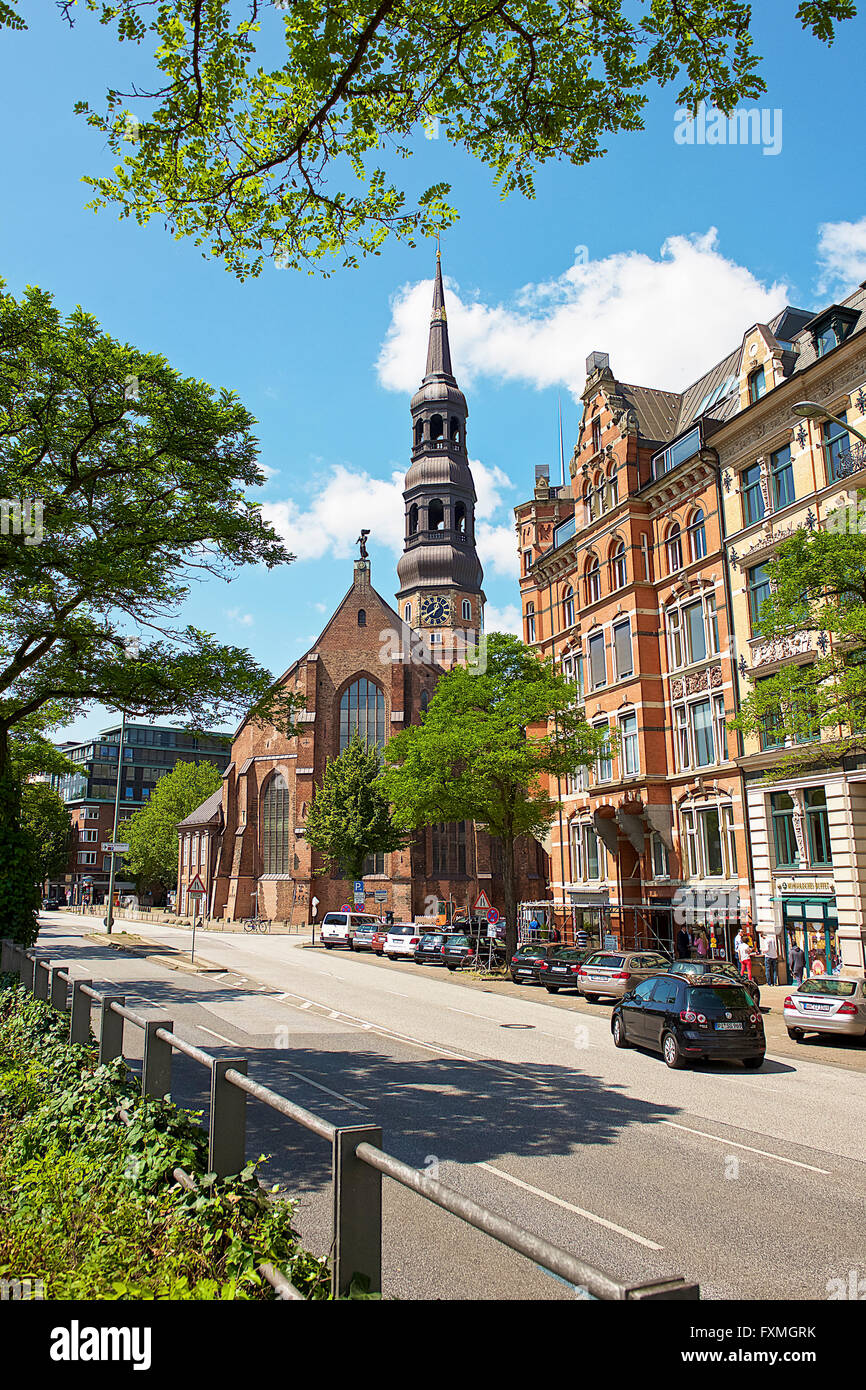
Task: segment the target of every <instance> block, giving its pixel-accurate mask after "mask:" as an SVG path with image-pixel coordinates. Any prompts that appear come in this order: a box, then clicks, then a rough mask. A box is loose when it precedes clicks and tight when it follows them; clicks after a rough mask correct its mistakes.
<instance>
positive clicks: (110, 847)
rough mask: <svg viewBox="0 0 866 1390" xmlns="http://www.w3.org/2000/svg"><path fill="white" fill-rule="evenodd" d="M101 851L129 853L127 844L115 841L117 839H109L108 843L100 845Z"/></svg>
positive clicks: (104, 852) (106, 852)
mask: <svg viewBox="0 0 866 1390" xmlns="http://www.w3.org/2000/svg"><path fill="white" fill-rule="evenodd" d="M102 853H103V854H128V853H129V845H122V844H120V843H119V842H117V841H115V842H114V843H112V842H111V841H109V842H108V844H105V845H103V846H102Z"/></svg>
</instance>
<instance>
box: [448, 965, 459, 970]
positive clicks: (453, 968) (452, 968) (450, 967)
mask: <svg viewBox="0 0 866 1390" xmlns="http://www.w3.org/2000/svg"><path fill="white" fill-rule="evenodd" d="M448 969H449V970H451V971H454V970H456V969H457V966H456V965H449V966H448Z"/></svg>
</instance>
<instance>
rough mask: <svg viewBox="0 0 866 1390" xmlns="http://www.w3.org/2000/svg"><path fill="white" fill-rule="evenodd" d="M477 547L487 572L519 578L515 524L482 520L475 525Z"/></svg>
mask: <svg viewBox="0 0 866 1390" xmlns="http://www.w3.org/2000/svg"><path fill="white" fill-rule="evenodd" d="M475 548H476V550H477V551H478V558H479V560H480V561H481V564H482V565H483V567H484V570H485V572H486V573H487V574H490V573H491V572H492V573H493V574H504V575H506V576H507V577H508V578H509V579H516V578H517V576H518V573H519V569H518V563H517V560H518V557H517V537H516V535H515V532H514V527H513V526H491V525H490V523H489V522H487V521H480V522H479V523H478V525H477V526H476V527H475Z"/></svg>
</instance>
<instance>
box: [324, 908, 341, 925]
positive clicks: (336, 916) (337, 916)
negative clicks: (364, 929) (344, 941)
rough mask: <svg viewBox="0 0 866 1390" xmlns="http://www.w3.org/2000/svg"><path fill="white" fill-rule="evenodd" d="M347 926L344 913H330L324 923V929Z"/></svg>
mask: <svg viewBox="0 0 866 1390" xmlns="http://www.w3.org/2000/svg"><path fill="white" fill-rule="evenodd" d="M345 925H346V914H345V913H344V912H329V913H327V914H326V916H325V920H324V922H323V923H322V926H323V927H344V926H345Z"/></svg>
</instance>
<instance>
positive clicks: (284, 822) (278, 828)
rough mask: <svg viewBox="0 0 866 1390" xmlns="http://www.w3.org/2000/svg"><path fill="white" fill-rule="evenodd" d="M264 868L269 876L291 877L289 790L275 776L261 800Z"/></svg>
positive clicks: (280, 777)
mask: <svg viewBox="0 0 866 1390" xmlns="http://www.w3.org/2000/svg"><path fill="white" fill-rule="evenodd" d="M261 827H262V864H263V866H264V868H263V872H264V873H266V874H287V873H289V844H290V838H291V836H290V830H291V827H290V825H289V788H288V784H287V783H286V779H285V777H284V776H283V775H282V773H281V772H277V773H275V775H274V776H273V777H272V778H271V780H270V782H268V785H267V786H266V787H265V790H264V794H263V796H262V799H261Z"/></svg>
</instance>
